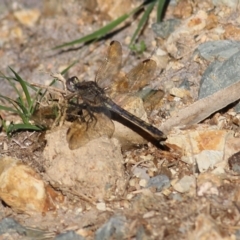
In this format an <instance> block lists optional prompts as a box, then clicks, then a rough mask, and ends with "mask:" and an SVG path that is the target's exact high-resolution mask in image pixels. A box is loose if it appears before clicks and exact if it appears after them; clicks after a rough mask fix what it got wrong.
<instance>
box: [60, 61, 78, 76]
mask: <svg viewBox="0 0 240 240" xmlns="http://www.w3.org/2000/svg"><path fill="white" fill-rule="evenodd" d="M77 62H78V60H76V61H74V62H73V63H71V64H70V65H69V66H68V67H66V68H65V69H63V71H61V74H62V75H64V74H65V73H67V72H68V70H69V69H70V68H71V67H73V66H74V65H75V64H76V63H77Z"/></svg>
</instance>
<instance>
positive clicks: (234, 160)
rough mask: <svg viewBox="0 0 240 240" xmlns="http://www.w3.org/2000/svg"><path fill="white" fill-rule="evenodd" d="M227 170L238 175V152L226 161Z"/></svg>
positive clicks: (239, 171) (239, 158)
mask: <svg viewBox="0 0 240 240" xmlns="http://www.w3.org/2000/svg"><path fill="white" fill-rule="evenodd" d="M228 164H229V168H230V169H231V170H233V171H234V172H236V173H240V152H237V153H235V154H233V155H232V156H231V157H230V158H229V159H228Z"/></svg>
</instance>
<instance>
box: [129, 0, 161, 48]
mask: <svg viewBox="0 0 240 240" xmlns="http://www.w3.org/2000/svg"><path fill="white" fill-rule="evenodd" d="M155 4H156V1H155V2H152V3H150V4H149V5H148V6H147V9H146V10H145V11H144V14H143V16H142V17H141V19H140V21H139V24H138V27H137V29H136V30H135V32H134V34H133V36H132V38H131V42H130V46H132V45H133V43H134V41H135V39H136V37H137V36H138V34H139V32H140V31H141V30H142V28H143V26H144V25H145V24H146V22H147V20H148V18H149V15H150V13H151V12H152V10H153V7H154V5H155Z"/></svg>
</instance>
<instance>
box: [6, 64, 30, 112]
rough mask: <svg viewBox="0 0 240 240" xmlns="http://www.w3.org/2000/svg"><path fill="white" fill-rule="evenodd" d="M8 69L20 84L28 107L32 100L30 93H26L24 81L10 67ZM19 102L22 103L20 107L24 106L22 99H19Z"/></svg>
mask: <svg viewBox="0 0 240 240" xmlns="http://www.w3.org/2000/svg"><path fill="white" fill-rule="evenodd" d="M9 68H10V70H11V71H12V72H13V74H14V76H15V78H16V80H17V81H18V82H19V83H20V85H21V87H22V89H23V92H24V94H25V97H26V100H27V103H28V107H30V106H31V105H32V99H31V96H30V93H29V91H28V88H27V85H26V84H25V81H24V80H23V79H22V78H21V77H20V76H19V75H18V74H17V73H16V72H15V71H14V70H13V69H12V68H11V67H9ZM20 101H21V102H22V105H24V101H23V99H22V98H20Z"/></svg>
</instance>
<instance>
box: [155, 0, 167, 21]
mask: <svg viewBox="0 0 240 240" xmlns="http://www.w3.org/2000/svg"><path fill="white" fill-rule="evenodd" d="M165 3H166V0H158V6H157V22H161V21H162V14H163V10H164V6H165Z"/></svg>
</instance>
